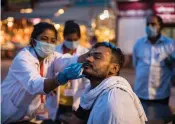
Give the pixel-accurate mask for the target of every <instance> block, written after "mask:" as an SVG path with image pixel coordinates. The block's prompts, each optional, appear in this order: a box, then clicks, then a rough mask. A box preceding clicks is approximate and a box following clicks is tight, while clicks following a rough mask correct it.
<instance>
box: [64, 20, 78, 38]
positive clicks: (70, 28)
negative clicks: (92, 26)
mask: <svg viewBox="0 0 175 124" xmlns="http://www.w3.org/2000/svg"><path fill="white" fill-rule="evenodd" d="M72 33H77V34H78V37H81V33H80V26H79V25H78V24H77V23H75V22H74V21H73V20H69V21H66V22H65V25H64V31H63V36H64V37H65V36H67V35H70V34H72Z"/></svg>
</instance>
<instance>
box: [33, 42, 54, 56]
mask: <svg viewBox="0 0 175 124" xmlns="http://www.w3.org/2000/svg"><path fill="white" fill-rule="evenodd" d="M35 41H36V46H35V47H34V49H35V50H36V52H37V54H38V56H40V57H41V58H45V57H47V56H49V55H50V54H52V53H53V52H54V51H55V50H56V45H54V44H49V43H46V42H43V41H38V40H35Z"/></svg>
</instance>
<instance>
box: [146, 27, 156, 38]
mask: <svg viewBox="0 0 175 124" xmlns="http://www.w3.org/2000/svg"><path fill="white" fill-rule="evenodd" d="M145 30H146V33H147V35H148V37H156V36H157V35H158V31H157V29H156V28H153V27H151V26H146V29H145Z"/></svg>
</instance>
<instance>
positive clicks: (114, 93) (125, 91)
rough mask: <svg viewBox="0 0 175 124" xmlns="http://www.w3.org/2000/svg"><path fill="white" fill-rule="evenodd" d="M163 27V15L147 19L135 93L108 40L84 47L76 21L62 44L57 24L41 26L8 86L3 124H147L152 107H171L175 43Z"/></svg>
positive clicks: (137, 50) (136, 57) (137, 54)
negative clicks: (38, 123) (32, 123)
mask: <svg viewBox="0 0 175 124" xmlns="http://www.w3.org/2000/svg"><path fill="white" fill-rule="evenodd" d="M162 28H163V21H162V19H161V18H160V17H159V16H157V15H150V16H149V17H147V21H146V29H145V31H146V34H147V36H146V37H143V38H141V39H139V40H138V41H136V44H135V46H134V48H133V65H134V67H135V70H136V79H135V84H134V89H132V88H131V86H130V84H129V82H128V81H127V80H126V79H125V77H121V76H120V70H121V68H122V67H123V64H124V62H125V59H124V58H125V57H124V54H123V52H122V50H121V49H120V48H118V47H116V46H115V45H113V44H112V43H109V42H105V41H104V42H97V43H94V42H93V46H92V47H91V48H90V49H87V48H85V47H83V46H81V44H80V42H79V40H80V38H81V33H80V32H81V31H80V26H79V24H77V23H76V22H74V21H72V20H69V21H67V22H65V26H64V31H63V38H64V41H63V42H62V43H61V44H59V45H57V40H58V38H59V36H58V32H57V30H56V29H55V27H54V25H52V24H50V23H47V22H40V23H38V24H36V25H35V26H34V28H33V31H32V32H31V37H30V43H29V45H27V46H26V47H25V48H24V49H22V50H21V51H20V52H19V53H18V55H17V56H16V57H15V58H14V60H13V62H12V65H11V67H10V69H9V72H8V74H7V76H6V78H5V79H4V81H3V82H2V85H1V89H2V93H1V94H2V100H1V107H2V110H1V116H2V118H1V119H2V123H14V122H15V123H19V122H20V123H21V122H24V123H25V122H26V120H27V121H29V120H31V119H36V120H48V119H51V120H52V121H53V123H58V124H61V123H69V124H73V123H75V124H84V123H87V124H118V123H121V124H145V123H146V121H148V119H149V118H148V117H147V116H148V113H149V111H147V107H149V106H152V105H155V103H159V104H161V105H167V106H168V103H169V97H170V88H171V83H172V80H173V77H174V76H175V75H174V71H175V70H174V69H175V67H174V66H175V65H174V64H175V41H174V40H172V39H170V38H167V37H165V36H163V35H162V34H161V30H162ZM7 106H8V107H7Z"/></svg>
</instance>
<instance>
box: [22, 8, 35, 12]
mask: <svg viewBox="0 0 175 124" xmlns="http://www.w3.org/2000/svg"><path fill="white" fill-rule="evenodd" d="M32 12H33V9H31V8H27V9H21V10H20V13H32Z"/></svg>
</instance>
